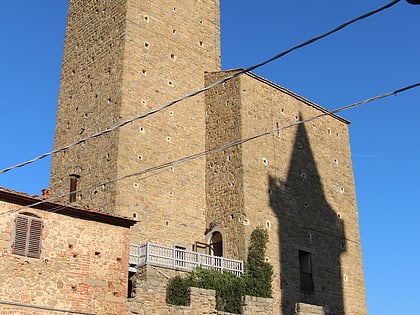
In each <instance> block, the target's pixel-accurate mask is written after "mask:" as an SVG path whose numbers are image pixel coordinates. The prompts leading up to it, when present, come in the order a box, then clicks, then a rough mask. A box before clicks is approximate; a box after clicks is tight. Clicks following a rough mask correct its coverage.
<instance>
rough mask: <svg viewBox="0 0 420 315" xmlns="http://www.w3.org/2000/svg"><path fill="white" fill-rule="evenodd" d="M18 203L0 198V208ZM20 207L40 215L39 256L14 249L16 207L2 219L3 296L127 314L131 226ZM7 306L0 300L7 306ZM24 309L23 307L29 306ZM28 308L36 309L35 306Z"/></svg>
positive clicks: (3, 307) (0, 289) (0, 287)
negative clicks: (14, 250) (15, 252)
mask: <svg viewBox="0 0 420 315" xmlns="http://www.w3.org/2000/svg"><path fill="white" fill-rule="evenodd" d="M18 207H19V206H18V205H15V204H13V203H9V202H5V201H0V212H4V211H8V210H12V209H17V208H18ZM59 209H60V207H58V208H57V210H59ZM22 212H25V213H31V214H32V215H36V216H37V217H39V218H41V220H42V223H43V230H42V243H41V256H40V258H39V259H38V258H29V257H24V256H19V255H13V254H11V248H12V244H13V238H14V236H13V235H14V228H15V227H14V220H15V218H16V215H17V212H16V213H15V212H11V213H10V214H7V215H3V216H2V217H1V220H0V230H1V231H2V232H1V234H0V251H1V264H0V300H1V301H5V302H16V303H22V304H27V305H35V306H42V307H47V308H52V309H66V310H72V311H85V312H92V313H99V314H118V315H122V314H126V308H127V306H126V299H127V288H128V234H129V229H128V228H124V227H119V226H114V225H111V224H106V223H100V222H95V221H91V220H85V219H80V218H75V217H70V216H67V215H63V214H60V212H58V213H51V212H48V211H43V210H38V209H26V210H24V211H19V213H22ZM111 244H112V245H111ZM9 308H10V307H8V306H6V305H2V304H0V310H3V311H4V312H6V309H9ZM26 309H27V308H24V309H23V310H25V312H26ZM29 311H30V314H35V313H36V311H35V310H33V309H32V310H29ZM0 312H1V311H0ZM22 312H23V311H22ZM43 312H44V311H43ZM45 313H46V311H45ZM2 314H7V312H6V313H2ZM22 314H24V312H23V313H22Z"/></svg>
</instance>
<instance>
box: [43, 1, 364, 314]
mask: <svg viewBox="0 0 420 315" xmlns="http://www.w3.org/2000/svg"><path fill="white" fill-rule="evenodd" d="M219 36H220V26H219V0H182V1H174V0H172V1H170V0H69V14H68V20H67V32H66V39H65V50H64V60H63V69H62V75H61V87H60V96H59V106H58V113H57V126H56V133H55V147H56V148H59V147H64V146H66V145H68V144H70V143H74V142H75V141H78V140H80V139H83V138H85V137H87V136H89V135H93V134H96V133H98V132H101V131H103V130H106V129H109V128H111V127H113V126H115V125H118V124H119V123H121V122H124V121H127V120H128V119H131V118H133V117H136V116H138V115H141V114H145V113H148V112H149V111H150V110H152V109H155V108H158V107H159V106H161V105H163V104H166V103H167V102H170V101H172V100H174V99H177V98H179V97H182V96H184V95H186V94H189V93H191V92H193V91H196V90H199V89H201V88H203V87H204V86H206V85H209V84H211V83H213V82H215V81H217V80H219V79H221V78H224V77H226V76H227V75H229V74H231V73H234V72H235V71H237V70H232V71H221V70H220V40H219ZM311 117H318V118H317V119H316V120H313V121H310V122H308V123H305V124H303V123H299V121H301V120H304V119H309V118H311ZM294 124H295V125H294ZM281 126H289V128H286V129H284V130H277V131H275V132H273V130H275V129H276V128H279V127H281ZM257 135H264V136H257ZM243 139H249V140H250V141H244V142H243V143H241V144H240V145H233V146H229V144H232V143H235V142H237V141H241V140H243ZM251 139H252V140H251ZM349 142H350V141H349V133H348V121H346V120H345V119H343V118H341V117H339V116H336V115H333V114H330V113H329V112H328V111H327V110H326V109H324V108H322V107H321V106H319V105H317V104H314V103H313V102H311V101H309V100H307V99H305V98H303V97H301V96H299V95H296V94H295V93H293V92H291V91H288V90H287V89H285V88H282V87H280V86H278V85H276V84H274V83H272V82H270V81H268V80H266V79H264V78H261V77H259V76H257V75H255V74H252V73H247V74H245V75H242V76H240V77H237V78H235V79H233V80H230V81H229V82H226V83H224V84H222V85H219V86H217V87H216V88H213V89H210V90H209V91H207V92H206V93H203V94H200V95H196V96H194V97H192V98H189V99H188V100H183V101H181V102H179V103H177V104H175V105H174V106H171V107H169V108H167V109H164V110H159V111H158V112H156V113H153V114H151V115H148V116H147V117H144V118H142V119H139V120H136V121H133V122H130V123H128V124H126V125H124V126H123V127H121V128H119V129H117V130H113V131H111V132H108V133H106V134H104V135H101V136H98V137H95V138H93V139H90V140H86V141H83V142H82V143H81V144H80V145H77V146H73V147H71V148H70V149H69V150H66V151H63V152H60V153H58V154H56V155H54V157H53V165H52V171H51V189H52V193H53V195H55V196H60V195H65V194H68V193H69V191H74V193H73V194H71V198H72V199H71V201H72V202H75V203H77V204H79V205H81V206H86V207H90V208H95V209H99V210H102V211H106V212H113V213H115V214H118V215H123V216H127V217H132V218H133V217H134V218H136V219H137V220H138V221H139V223H138V224H137V225H136V227H134V228H133V229H132V241H133V242H137V243H144V242H147V241H152V242H156V243H162V244H163V245H174V246H181V247H185V248H187V249H191V245H192V244H193V243H194V241H200V242H206V243H207V244H210V243H211V242H213V243H215V242H217V246H220V248H218V253H217V254H218V255H223V256H226V257H230V258H236V259H245V258H246V251H247V246H248V244H247V242H248V240H249V236H250V234H251V233H252V231H253V230H254V229H255V228H256V227H261V226H262V227H264V228H266V229H267V230H268V232H269V238H270V240H269V244H268V248H267V260H268V261H270V263H271V264H272V266H273V281H272V284H273V298H274V304H275V311H276V313H281V314H294V312H295V311H296V314H305V312H304V311H299V309H298V308H297V305H300V304H299V303H302V305H318V306H320V307H322V309H323V312H324V311H325V312H324V313H322V314H325V313H328V314H366V313H367V311H366V303H365V293H364V280H363V265H362V256H361V245H360V235H359V225H358V210H357V202H356V193H355V187H354V180H353V169H352V163H351V152H350V145H349ZM218 148H223V150H216V151H217V152H213V154H208V155H206V156H204V155H203V156H200V157H199V158H195V159H190V160H188V162H187V163H177V161H179V160H180V159H184V158H188V157H190V156H193V155H195V154H199V153H202V152H205V151H206V150H210V151H211V150H214V149H218ZM162 165H163V166H165V168H159V169H156V167H158V166H162ZM152 170H153V171H152ZM65 198H67V199H68V196H67V197H65ZM216 236H217V238H216ZM213 245H214V244H213ZM214 247H215V246H214ZM213 254H214V252H213ZM304 307H305V306H302V309H303V308H304ZM314 309H315V310H318V311H319V310H320V309H319V308H316V307H315V308H314ZM314 309H311V308H310V309H309V311H307V312H308V313H310V312H312V311H314ZM314 312H315V311H314ZM314 312H312V313H310V314H321V313H316V312H315V313H314Z"/></svg>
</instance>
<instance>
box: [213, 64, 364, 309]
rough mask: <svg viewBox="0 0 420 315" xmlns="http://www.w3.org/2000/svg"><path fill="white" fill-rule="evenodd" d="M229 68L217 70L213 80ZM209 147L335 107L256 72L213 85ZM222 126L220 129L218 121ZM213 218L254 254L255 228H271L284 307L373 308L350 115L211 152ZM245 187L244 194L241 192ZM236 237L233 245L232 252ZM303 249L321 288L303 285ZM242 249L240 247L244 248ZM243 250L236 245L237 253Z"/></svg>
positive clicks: (276, 283)
mask: <svg viewBox="0 0 420 315" xmlns="http://www.w3.org/2000/svg"><path fill="white" fill-rule="evenodd" d="M229 73H230V72H216V73H208V74H207V75H206V78H207V79H208V82H214V81H216V80H218V79H220V78H222V77H224V76H227V75H228V74H229ZM206 104H207V106H208V112H209V113H211V114H213V115H214V116H215V117H210V118H208V119H207V121H208V132H207V135H208V140H207V143H208V144H209V148H213V147H217V146H221V145H224V144H228V143H232V142H234V141H236V140H239V139H246V138H248V137H253V136H255V135H258V134H265V133H267V132H270V131H273V130H275V129H276V128H279V127H282V126H287V125H289V124H291V123H292V124H293V123H297V122H298V121H299V120H303V119H307V118H310V117H314V116H317V115H320V114H322V113H325V112H326V110H325V109H323V108H321V107H319V106H318V105H316V104H314V103H312V102H310V101H308V100H305V99H304V98H302V97H300V96H298V95H296V94H294V93H292V92H290V91H288V90H286V89H284V88H281V87H279V86H277V85H276V84H273V83H272V82H269V81H267V80H265V79H263V78H260V77H258V76H256V75H254V74H247V75H243V76H241V77H239V78H237V79H235V80H232V81H230V82H228V83H225V84H223V85H222V86H219V87H217V88H215V89H214V90H212V91H209V93H207V95H206ZM217 123H219V124H220V125H221V126H222V127H221V128H220V130H223V131H224V132H219V133H218V131H217V130H214V129H215V126H213V125H217ZM207 165H208V169H207V173H208V175H207V178H206V180H207V185H208V186H207V188H208V191H207V194H208V216H209V218H208V221H210V222H211V221H212V220H216V221H221V222H217V223H219V224H221V225H222V226H223V227H224V228H225V229H226V235H228V236H227V237H226V238H227V243H228V244H234V245H233V246H238V245H239V244H242V245H240V246H239V248H242V253H239V257H246V249H247V244H246V242H245V243H243V242H244V240H248V239H249V237H250V234H251V232H252V231H253V230H254V229H255V228H256V227H257V226H262V227H265V228H266V229H267V230H268V231H269V236H270V240H269V244H268V249H267V260H268V261H270V263H271V264H272V265H273V267H274V275H273V290H274V294H273V297H274V301H275V303H274V304H275V311H276V312H282V313H284V314H289V313H292V312H293V311H294V308H295V304H296V303H299V302H305V303H308V304H318V305H324V306H326V308H327V309H329V310H330V312H332V313H334V314H344V313H346V314H365V313H366V303H365V291H364V281H363V266H362V258H361V248H360V236H359V226H358V216H357V204H356V196H355V188H354V180H353V171H352V165H351V153H350V148H349V136H348V128H347V122H346V121H345V120H344V119H342V118H340V117H338V116H334V115H326V116H324V117H321V118H317V119H315V120H313V121H310V122H308V123H305V124H299V125H296V126H291V127H289V128H287V129H284V130H279V131H275V132H272V133H270V134H269V135H267V134H266V135H264V136H263V137H258V138H257V139H254V140H252V141H249V142H246V143H243V144H241V145H240V146H238V147H233V148H229V149H226V150H224V151H223V152H220V153H217V154H214V155H209V156H208V157H207ZM241 196H242V197H241ZM238 214H239V215H238ZM231 246H232V245H227V248H228V251H229V248H230V247H231ZM299 250H301V251H305V252H308V253H311V260H312V278H313V281H314V290H313V292H310V293H309V294H306V293H302V291H301V287H300V273H299ZM240 251H241V250H239V252H240ZM235 254H236V253H235Z"/></svg>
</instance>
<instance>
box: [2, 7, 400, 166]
mask: <svg viewBox="0 0 420 315" xmlns="http://www.w3.org/2000/svg"><path fill="white" fill-rule="evenodd" d="M400 1H401V0H394V1H391V2H390V3H388V4H386V5H384V6H383V7H380V8H378V9H376V10H373V11H370V12H368V13H365V14H363V15H361V16H359V17H357V18H355V19H352V20H350V21H348V22H345V23H343V24H341V25H339V26H337V27H336V28H334V29H332V30H330V31H328V32H326V33H324V34H322V35H320V36H316V37H313V38H311V39H309V40H307V41H305V42H303V43H301V44H299V45H296V46H294V47H292V48H290V49H288V50H285V51H283V52H281V53H279V54H277V55H275V56H273V57H271V58H269V59H267V60H265V61H263V62H261V63H258V64H256V65H253V66H250V67H248V68H245V69H242V70H239V71H238V72H235V73H234V74H231V75H229V76H227V77H225V78H223V79H221V80H219V81H216V82H214V83H212V84H210V85H208V86H206V87H204V88H203V89H200V90H196V91H194V92H192V93H189V94H187V95H184V96H182V97H180V98H177V99H174V100H172V101H171V102H169V103H166V104H164V105H162V106H160V107H156V108H154V109H152V110H151V111H149V112H147V113H144V114H141V115H138V116H135V117H133V118H131V119H128V120H125V121H123V122H121V123H119V124H117V125H115V126H113V127H111V128H107V129H106V130H103V131H100V132H97V133H95V134H93V135H90V136H86V137H85V138H82V139H79V140H77V141H76V142H73V143H71V144H69V145H66V146H63V147H60V148H58V149H55V150H52V151H50V152H47V153H44V154H41V155H39V156H37V157H35V158H33V159H30V160H28V161H25V162H22V163H19V164H15V165H13V166H10V167H7V168H4V169H2V170H0V174H3V173H6V172H8V171H10V170H13V169H16V168H20V167H23V166H25V165H28V164H32V163H34V162H36V161H39V160H41V159H44V158H46V157H48V156H50V155H53V154H55V153H58V152H61V151H65V150H68V149H70V148H72V147H74V146H77V145H79V144H81V143H84V142H86V141H87V140H90V139H93V138H97V137H100V136H102V135H104V134H107V133H110V132H113V131H115V130H117V129H119V128H121V127H123V126H125V125H127V124H129V123H132V122H134V121H137V120H139V119H142V118H145V117H148V116H150V115H153V114H155V113H157V112H160V111H162V110H164V109H166V108H169V107H171V106H173V105H175V104H177V103H179V102H181V101H183V100H186V99H188V98H191V97H193V96H196V95H199V94H201V93H203V92H206V91H208V90H210V89H212V88H214V87H216V86H218V85H221V84H223V83H225V82H227V81H229V80H232V79H234V78H236V77H238V76H240V75H242V74H245V73H247V72H251V71H253V70H255V69H257V68H260V67H262V66H264V65H266V64H268V63H270V62H272V61H274V60H277V59H279V58H281V57H283V56H285V55H287V54H289V53H291V52H293V51H295V50H298V49H300V48H303V47H305V46H307V45H310V44H312V43H314V42H316V41H319V40H321V39H323V38H325V37H327V36H330V35H332V34H334V33H336V32H338V31H340V30H341V29H343V28H345V27H347V26H349V25H351V24H353V23H355V22H357V21H360V20H363V19H365V18H368V17H370V16H372V15H374V14H376V13H379V12H381V11H383V10H386V9H388V8H390V7H392V6H394V5H395V4H397V3H398V2H400Z"/></svg>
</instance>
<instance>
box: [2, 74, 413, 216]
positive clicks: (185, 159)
mask: <svg viewBox="0 0 420 315" xmlns="http://www.w3.org/2000/svg"><path fill="white" fill-rule="evenodd" d="M419 86H420V82H418V83H415V84H412V85H408V86H405V87H403V88H400V89H397V90H394V91H391V92H388V93H385V94H381V95H378V96H374V97H371V98H368V99H366V100H364V101H361V102H357V103H353V104H350V105H346V106H343V107H339V108H337V109H334V110H331V111H325V112H323V113H322V114H319V115H315V116H312V117H310V118H307V119H303V120H299V121H296V122H292V123H289V124H286V125H283V126H280V127H278V128H275V129H273V130H270V131H266V132H263V133H259V134H255V135H253V136H251V137H248V138H244V139H240V140H237V141H234V142H231V143H228V144H225V145H223V146H220V147H217V148H214V149H211V150H206V151H203V152H200V153H196V154H192V155H189V156H187V157H183V158H180V159H177V160H173V161H169V162H166V163H163V164H160V165H156V166H152V167H150V168H147V169H144V170H141V171H138V172H135V173H131V174H127V175H124V176H121V177H117V178H114V179H112V180H109V181H105V182H102V183H99V184H94V185H90V186H87V187H83V188H81V189H78V190H76V191H72V192H71V193H65V194H62V195H59V196H56V197H54V198H50V199H46V200H40V201H38V202H35V203H33V204H31V205H27V206H23V207H20V208H17V209H12V210H8V211H6V212H3V213H0V216H2V215H5V214H9V213H12V212H16V211H20V210H23V209H26V208H30V207H36V206H38V205H40V204H43V203H46V202H53V201H54V200H59V199H61V198H63V197H67V196H69V195H70V194H75V193H80V192H83V191H85V190H88V189H92V188H96V187H100V186H104V185H109V184H113V183H115V182H118V181H121V180H124V179H127V178H130V177H134V176H140V175H145V174H148V173H152V172H156V171H158V170H162V169H165V168H168V167H171V166H175V165H178V164H183V163H186V162H188V161H191V160H195V159H198V158H200V157H203V156H206V155H210V154H214V153H218V152H221V151H224V150H226V149H228V148H231V147H235V146H239V145H241V144H243V143H246V142H249V141H251V140H255V139H258V138H261V137H264V136H267V135H270V134H273V133H276V132H279V131H282V130H285V129H288V128H291V127H294V126H297V125H300V124H304V123H307V122H310V121H313V120H315V119H318V118H321V117H324V116H328V115H332V114H336V113H339V112H342V111H345V110H348V109H350V108H354V107H358V106H361V105H364V104H367V103H371V102H374V101H377V100H380V99H383V98H385V97H388V96H391V95H397V94H399V93H402V92H405V91H408V90H411V89H413V88H416V87H419ZM149 176H151V175H149ZM142 179H143V178H142ZM55 212H57V211H55Z"/></svg>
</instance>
